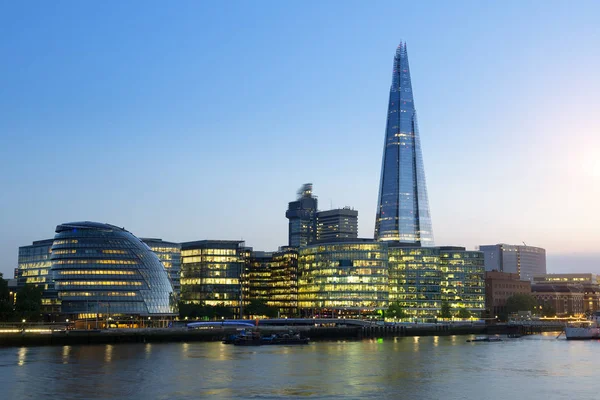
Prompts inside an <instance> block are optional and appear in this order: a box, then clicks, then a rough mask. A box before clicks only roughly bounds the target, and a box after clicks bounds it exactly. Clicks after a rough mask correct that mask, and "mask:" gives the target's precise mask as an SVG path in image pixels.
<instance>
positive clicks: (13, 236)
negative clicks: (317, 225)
mask: <svg viewBox="0 0 600 400" xmlns="http://www.w3.org/2000/svg"><path fill="white" fill-rule="evenodd" d="M415 3H417V2H399V1H390V2H384V1H378V2H353V1H343V2H342V1H328V2H322V3H319V2H316V1H314V2H312V1H309V2H291V1H290V2H267V1H259V2H246V1H242V2H226V3H225V2H223V3H216V2H198V1H190V2H184V1H179V2H176V3H174V4H167V3H165V2H149V1H144V2H141V1H138V2H136V1H131V2H126V3H124V4H121V3H118V2H75V1H55V2H29V1H23V2H9V1H0V52H1V54H2V62H1V63H0V76H1V78H0V79H1V85H0V184H1V188H2V190H1V191H0V210H1V214H0V226H1V227H2V229H1V231H0V272H4V273H5V274H6V275H7V276H12V269H13V268H14V267H15V266H16V264H17V248H18V246H20V245H25V244H29V243H30V242H31V241H33V240H38V239H44V238H49V237H52V236H53V234H54V228H55V226H56V225H57V224H59V223H62V222H68V221H78V220H93V221H100V222H108V223H112V224H115V225H119V226H124V227H125V228H126V229H128V230H130V231H131V232H133V233H134V234H136V235H138V236H151V237H162V238H164V239H166V240H173V241H187V240H199V239H205V238H213V239H244V240H246V243H247V245H249V246H253V247H254V248H256V249H259V250H272V249H275V248H277V246H279V245H285V244H286V242H287V220H286V219H285V209H286V207H287V202H288V201H291V200H293V199H294V197H295V192H296V189H297V188H298V187H299V186H300V185H301V184H303V183H305V182H312V183H313V184H314V191H315V193H316V194H317V195H318V197H319V202H320V208H322V209H327V208H329V207H330V206H332V205H333V206H334V207H340V206H345V205H349V206H352V207H354V208H355V209H357V210H358V211H359V234H360V235H361V236H363V237H369V236H372V234H373V226H374V217H375V207H376V202H377V189H378V185H379V173H380V166H381V155H382V145H383V136H384V129H385V117H386V107H387V96H388V90H389V85H390V83H391V71H392V61H393V55H394V52H395V48H396V46H397V45H398V43H399V41H400V40H405V41H406V42H407V44H408V52H409V59H410V64H411V73H412V80H413V89H414V93H415V104H416V107H417V111H418V113H419V124H420V133H421V141H422V147H423V155H424V161H425V171H426V175H427V180H428V188H429V197H430V207H431V213H432V219H433V229H434V233H435V237H436V242H437V244H440V245H442V244H452V245H463V246H467V247H468V248H474V247H475V246H477V245H479V244H489V243H498V242H507V243H521V242H526V243H527V244H530V245H536V246H541V247H545V248H546V249H547V251H548V268H549V270H550V271H551V272H558V271H581V272H584V271H594V272H600V249H599V245H598V242H599V239H600V217H599V215H600V214H599V213H598V212H597V207H598V206H597V204H598V200H597V199H598V197H599V196H600V136H599V135H598V132H599V131H600V113H598V109H599V106H600V104H599V100H598V98H599V97H598V95H597V93H598V92H600V78H599V77H598V71H600V53H599V52H598V51H597V49H598V46H599V44H600V28H599V24H598V23H597V16H598V15H600V5H599V3H597V2H583V1H581V2H577V3H576V4H568V3H566V2H551V1H544V2H541V1H523V2H521V1H507V2H477V1H472V2H471V1H464V2H462V1H458V2H451V3H450V2H447V3H446V2H429V3H427V2H419V4H415Z"/></svg>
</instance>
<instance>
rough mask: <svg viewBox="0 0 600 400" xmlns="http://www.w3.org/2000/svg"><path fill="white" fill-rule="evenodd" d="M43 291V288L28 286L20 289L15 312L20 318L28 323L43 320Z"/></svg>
mask: <svg viewBox="0 0 600 400" xmlns="http://www.w3.org/2000/svg"><path fill="white" fill-rule="evenodd" d="M43 291H44V290H43V289H42V288H41V287H37V286H34V285H27V284H25V285H24V286H23V287H21V289H19V291H18V292H17V301H16V303H15V312H16V314H17V316H18V317H19V318H23V319H26V320H27V321H39V320H40V319H41V313H42V292H43Z"/></svg>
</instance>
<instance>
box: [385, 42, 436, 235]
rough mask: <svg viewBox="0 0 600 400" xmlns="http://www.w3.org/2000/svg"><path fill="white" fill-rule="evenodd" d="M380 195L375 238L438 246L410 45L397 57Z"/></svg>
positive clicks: (397, 53) (399, 50) (391, 92)
mask: <svg viewBox="0 0 600 400" xmlns="http://www.w3.org/2000/svg"><path fill="white" fill-rule="evenodd" d="M378 197H379V199H378V203H377V215H376V218H375V239H377V240H379V241H394V242H400V243H408V244H413V245H415V246H433V245H434V242H433V230H432V226H431V216H430V213H429V202H428V198H427V185H426V182H425V169H424V166H423V157H422V154H421V143H420V139H419V130H418V127H417V114H416V110H415V104H414V99H413V91H412V84H411V78H410V68H409V65H408V55H407V50H406V43H404V44H403V43H400V46H398V49H397V50H396V55H395V57H394V67H393V73H392V86H391V88H390V96H389V103H388V112H387V124H386V132H385V142H384V148H383V161H382V165H381V180H380V184H379V196H378Z"/></svg>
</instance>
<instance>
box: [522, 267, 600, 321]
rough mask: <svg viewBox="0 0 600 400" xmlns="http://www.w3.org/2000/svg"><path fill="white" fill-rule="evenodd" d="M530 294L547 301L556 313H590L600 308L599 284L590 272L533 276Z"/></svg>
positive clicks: (539, 300) (541, 301)
mask: <svg viewBox="0 0 600 400" xmlns="http://www.w3.org/2000/svg"><path fill="white" fill-rule="evenodd" d="M532 294H533V295H534V297H536V298H537V299H538V302H539V303H540V304H543V303H544V302H546V303H549V304H550V305H551V306H552V307H553V308H554V309H555V310H556V313H557V315H582V314H584V313H588V314H591V313H593V312H595V311H598V310H600V285H599V282H598V276H597V275H596V274H592V273H571V274H546V275H538V276H535V277H534V278H533V286H532Z"/></svg>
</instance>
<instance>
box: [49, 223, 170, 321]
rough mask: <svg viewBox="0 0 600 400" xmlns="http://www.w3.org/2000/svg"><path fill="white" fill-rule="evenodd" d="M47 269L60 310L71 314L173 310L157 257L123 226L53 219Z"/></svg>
mask: <svg viewBox="0 0 600 400" xmlns="http://www.w3.org/2000/svg"><path fill="white" fill-rule="evenodd" d="M51 260H52V275H53V277H54V282H55V288H56V290H57V292H58V298H59V299H60V300H61V313H62V314H66V315H67V316H72V318H73V319H83V318H85V319H88V320H89V319H94V318H98V317H100V318H102V319H104V317H106V319H107V320H108V318H113V319H116V320H118V319H121V321H126V322H125V323H126V324H129V323H130V318H136V319H137V318H140V317H144V318H146V317H169V316H173V315H174V306H175V304H174V296H173V287H172V285H171V282H170V281H169V277H168V275H167V272H166V271H165V269H164V267H163V265H162V264H161V262H160V260H159V259H158V257H157V256H156V254H154V253H153V252H152V251H150V249H149V247H148V246H147V245H146V244H144V243H143V242H142V241H141V240H140V239H138V238H137V237H135V236H134V235H133V234H131V233H130V232H128V231H126V230H125V229H123V228H119V227H116V226H113V225H108V224H101V223H97V222H87V221H86V222H73V223H67V224H62V225H58V226H57V227H56V236H55V237H54V244H53V245H52V256H51Z"/></svg>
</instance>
